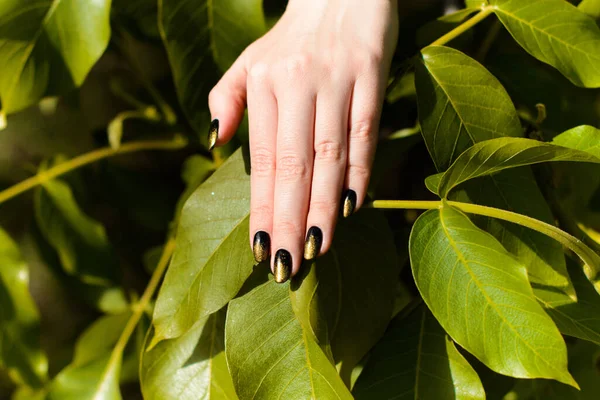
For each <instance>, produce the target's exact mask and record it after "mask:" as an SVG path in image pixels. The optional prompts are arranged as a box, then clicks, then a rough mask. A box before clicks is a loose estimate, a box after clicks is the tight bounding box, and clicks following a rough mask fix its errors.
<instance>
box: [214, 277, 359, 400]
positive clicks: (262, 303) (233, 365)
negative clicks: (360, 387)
mask: <svg viewBox="0 0 600 400" xmlns="http://www.w3.org/2000/svg"><path fill="white" fill-rule="evenodd" d="M225 352H226V356H227V364H228V365H229V369H230V371H231V375H232V378H233V382H234V385H235V387H236V390H237V393H238V396H239V398H240V399H241V400H246V399H254V398H259V399H265V400H269V399H308V398H310V399H352V395H351V394H350V392H349V391H348V389H347V388H346V387H345V386H344V383H343V382H342V380H341V378H340V377H339V376H338V374H337V371H336V369H335V367H334V366H333V364H332V363H331V361H330V360H329V359H328V358H327V356H326V355H325V353H324V352H323V351H322V350H321V348H320V347H319V345H318V344H317V343H316V341H315V340H314V339H313V337H312V336H311V335H310V334H309V333H308V332H306V331H305V330H303V329H302V325H301V324H300V322H299V321H298V320H297V319H296V317H295V315H294V311H293V309H292V304H291V300H290V297H289V284H287V283H286V284H277V283H275V281H273V280H270V281H269V282H267V283H265V284H263V285H261V286H258V287H257V288H255V289H254V290H252V291H250V292H249V293H247V294H244V295H243V296H241V297H239V298H236V299H234V300H232V301H231V303H229V308H228V312H227V322H226V325H225Z"/></svg>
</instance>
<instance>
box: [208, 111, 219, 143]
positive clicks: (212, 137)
mask: <svg viewBox="0 0 600 400" xmlns="http://www.w3.org/2000/svg"><path fill="white" fill-rule="evenodd" d="M218 137H219V120H218V119H216V118H215V119H213V120H212V122H211V123H210V128H209V129H208V151H211V150H212V149H213V148H214V147H215V144H217V138H218Z"/></svg>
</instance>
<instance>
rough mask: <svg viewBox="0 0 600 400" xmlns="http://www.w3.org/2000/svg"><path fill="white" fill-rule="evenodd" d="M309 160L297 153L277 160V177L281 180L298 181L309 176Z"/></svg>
mask: <svg viewBox="0 0 600 400" xmlns="http://www.w3.org/2000/svg"><path fill="white" fill-rule="evenodd" d="M309 171H310V167H309V165H308V162H307V161H306V160H305V159H304V158H302V157H299V156H297V155H286V156H283V157H281V158H280V159H279V160H277V177H278V178H279V179H281V180H284V181H286V180H289V181H298V180H303V179H306V178H308V173H309Z"/></svg>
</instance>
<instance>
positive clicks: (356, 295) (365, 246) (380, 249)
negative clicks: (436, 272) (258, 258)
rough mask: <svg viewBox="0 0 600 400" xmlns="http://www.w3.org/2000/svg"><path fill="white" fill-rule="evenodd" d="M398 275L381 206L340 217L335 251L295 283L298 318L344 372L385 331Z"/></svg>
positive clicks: (307, 267)
mask: <svg viewBox="0 0 600 400" xmlns="http://www.w3.org/2000/svg"><path fill="white" fill-rule="evenodd" d="M368 265H377V268H376V269H375V270H373V269H370V268H366V266H368ZM399 274H400V265H399V262H398V258H397V256H396V248H395V245H394V237H393V234H392V232H391V231H390V228H389V225H388V223H387V221H386V219H385V218H384V216H383V214H382V213H380V212H379V211H378V210H364V211H361V212H359V213H357V214H356V215H354V216H353V217H352V218H349V219H345V220H342V221H340V222H339V225H338V227H337V229H336V231H335V235H334V240H333V244H332V247H331V250H330V251H329V252H328V253H327V254H325V255H324V256H322V257H319V258H318V259H316V260H315V261H314V262H312V263H310V264H308V265H304V266H303V268H302V270H301V272H300V275H299V276H298V277H297V278H295V279H294V280H293V281H292V292H291V298H292V305H293V308H294V311H295V313H296V316H297V317H298V319H299V320H300V321H301V323H302V324H303V326H304V328H305V330H306V331H307V332H308V333H309V334H311V335H312V336H313V338H315V339H316V340H317V343H319V344H320V345H321V347H322V348H323V349H324V351H325V353H326V354H330V355H332V356H333V359H334V360H335V362H336V364H338V369H340V370H341V374H342V375H343V376H345V377H348V376H349V375H350V372H351V371H352V369H353V368H354V367H355V366H356V364H357V363H358V362H359V361H360V360H361V359H362V357H363V356H364V355H365V354H366V353H367V352H368V351H369V349H371V347H373V345H375V343H377V341H378V340H379V339H380V338H381V336H382V335H383V333H384V332H385V328H386V326H387V324H388V323H389V321H390V319H391V316H392V311H393V302H394V297H395V291H396V283H397V279H398V275H399ZM339 364H341V366H339Z"/></svg>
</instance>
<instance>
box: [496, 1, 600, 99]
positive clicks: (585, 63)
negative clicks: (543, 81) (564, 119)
mask: <svg viewBox="0 0 600 400" xmlns="http://www.w3.org/2000/svg"><path fill="white" fill-rule="evenodd" d="M490 4H491V5H492V6H494V12H495V13H496V15H497V16H498V18H499V19H500V21H501V22H502V23H503V24H504V26H505V27H506V29H508V31H509V32H510V34H511V35H512V36H513V37H514V38H515V40H516V41H517V42H518V43H519V44H520V45H521V46H522V47H523V48H524V49H525V50H526V51H527V52H528V53H529V54H531V55H532V56H534V57H535V58H537V59H538V60H540V61H543V62H545V63H547V64H550V65H552V66H553V67H555V68H556V69H558V70H559V71H560V72H561V73H562V74H563V75H565V76H566V77H567V78H568V79H569V80H570V81H571V82H573V83H574V84H576V85H578V86H584V87H591V88H596V87H600V29H599V28H598V26H597V25H596V23H595V22H594V20H593V19H592V18H590V17H589V16H587V15H585V14H584V13H583V12H581V11H580V10H577V8H576V7H574V6H573V5H571V4H569V2H567V1H564V0H527V1H526V2H524V1H514V0H490Z"/></svg>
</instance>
